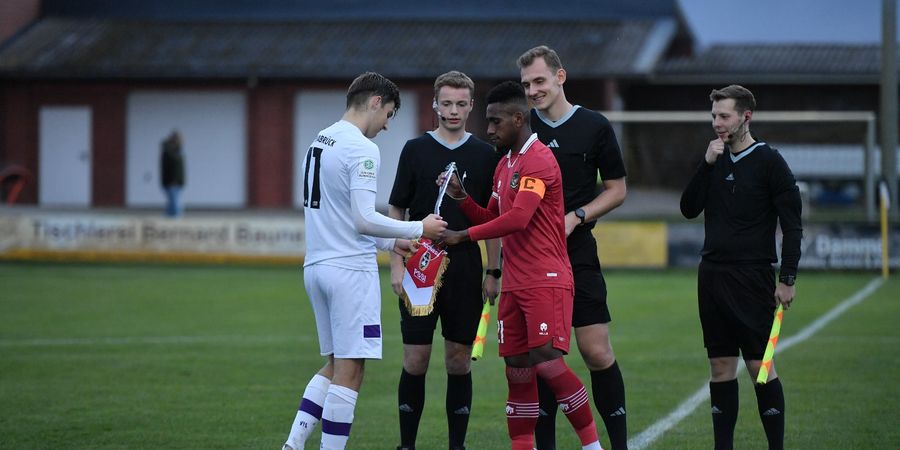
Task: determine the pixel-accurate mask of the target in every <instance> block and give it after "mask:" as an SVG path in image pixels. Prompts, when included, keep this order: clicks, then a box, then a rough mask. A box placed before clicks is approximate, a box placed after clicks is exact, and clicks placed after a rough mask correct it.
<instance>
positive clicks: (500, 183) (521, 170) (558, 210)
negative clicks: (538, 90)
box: [460, 134, 573, 292]
mask: <svg viewBox="0 0 900 450" xmlns="http://www.w3.org/2000/svg"><path fill="white" fill-rule="evenodd" d="M460 208H461V209H462V210H463V212H464V213H465V214H466V216H468V217H469V219H470V220H472V222H473V223H480V224H481V225H476V226H473V227H471V228H469V238H470V239H472V240H473V241H474V240H482V239H492V238H497V237H501V238H502V244H503V285H502V286H503V292H507V291H515V290H521V289H529V288H535V287H563V288H572V287H573V281H572V268H571V266H570V265H569V255H568V253H567V251H566V228H565V213H564V210H563V189H562V175H561V174H560V171H559V165H558V164H557V162H556V157H554V156H553V153H552V152H551V151H550V149H549V148H547V146H546V145H544V144H542V143H541V141H539V140H538V139H537V134H532V135H531V137H530V138H529V139H528V141H527V142H525V145H524V146H523V147H522V149H521V150H519V152H518V153H516V154H513V153H512V152H510V153H509V154H507V155H506V158H501V160H500V163H499V164H497V169H496V170H495V171H494V185H493V192H492V194H491V200H490V201H489V202H488V206H487V210H485V209H483V208H481V207H480V206H478V205H477V204H476V203H475V202H474V201H473V200H471V197H468V198H467V199H466V201H464V202H462V203H461V204H460Z"/></svg>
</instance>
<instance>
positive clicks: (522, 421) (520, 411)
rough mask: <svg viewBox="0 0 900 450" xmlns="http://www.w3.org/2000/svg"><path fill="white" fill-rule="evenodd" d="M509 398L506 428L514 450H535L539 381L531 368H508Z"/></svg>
mask: <svg viewBox="0 0 900 450" xmlns="http://www.w3.org/2000/svg"><path fill="white" fill-rule="evenodd" d="M506 381H507V385H508V386H509V397H508V399H507V400H506V426H507V427H508V428H509V437H510V439H512V449H513V450H532V449H533V448H534V446H533V445H534V437H533V435H534V425H535V424H536V423H537V418H538V394H537V379H536V378H535V376H534V369H533V368H531V367H509V366H506Z"/></svg>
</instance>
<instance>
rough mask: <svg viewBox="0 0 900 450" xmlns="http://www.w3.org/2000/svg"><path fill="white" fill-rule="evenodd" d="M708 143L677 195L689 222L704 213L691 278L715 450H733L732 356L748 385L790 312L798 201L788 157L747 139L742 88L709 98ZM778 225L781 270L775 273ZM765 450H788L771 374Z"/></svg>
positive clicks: (778, 390) (765, 399) (748, 106)
mask: <svg viewBox="0 0 900 450" xmlns="http://www.w3.org/2000/svg"><path fill="white" fill-rule="evenodd" d="M709 98H710V100H711V101H712V125H713V130H714V131H715V133H716V135H717V137H716V138H715V139H713V140H712V141H710V143H709V146H708V147H707V149H706V155H705V157H704V160H703V161H702V162H701V163H700V165H699V167H698V168H697V171H696V172H695V173H694V176H693V178H692V179H691V181H690V183H689V184H688V186H687V188H685V190H684V193H683V194H682V196H681V212H682V214H684V216H685V217H687V218H688V219H693V218H694V217H697V216H698V215H700V213H701V212H703V213H704V227H705V232H706V238H705V240H704V243H703V250H702V252H701V255H702V260H701V262H700V268H699V271H698V277H697V296H698V303H699V310H700V323H701V325H702V327H703V344H704V346H705V347H706V353H707V356H708V358H709V367H710V378H711V379H710V383H709V393H710V402H711V404H712V405H711V406H712V407H711V411H712V419H713V433H714V437H715V448H716V449H731V448H732V447H733V441H734V427H735V424H736V423H737V415H738V398H739V396H738V382H737V367H738V356H743V358H744V361H745V362H746V364H747V369H748V371H749V372H750V376H751V378H752V379H754V380H755V379H756V377H757V374H758V372H759V368H760V364H761V363H762V358H763V353H764V352H765V348H766V341H767V340H768V336H769V327H770V326H771V323H772V317H773V315H774V312H775V308H776V306H777V305H778V304H781V305H783V306H784V309H788V308H789V307H790V306H791V302H792V301H793V300H794V293H795V288H794V281H795V280H796V277H797V265H798V263H799V261H800V239H801V237H802V235H803V229H802V226H801V223H800V210H801V203H800V193H799V190H798V189H797V183H796V181H795V180H794V175H793V173H791V170H790V168H789V167H788V165H787V163H786V162H785V161H784V158H782V157H781V155H780V154H779V153H778V152H777V151H776V150H775V149H773V148H771V147H769V146H768V144H766V143H765V142H761V141H757V140H756V139H754V138H753V137H752V136H751V135H750V121H751V119H752V118H753V110H754V109H755V108H756V100H755V99H754V97H753V94H752V93H751V92H750V91H749V90H747V89H746V88H744V87H742V86H738V85H731V86H728V87H725V88H722V89H716V90H713V91H712V93H711V94H710V96H709ZM779 224H780V225H781V232H782V234H783V244H782V248H781V271H780V274H779V276H778V282H777V284H776V280H775V269H774V268H773V266H772V264H773V263H776V262H777V261H778V259H777V257H776V245H775V236H776V233H777V225H779ZM755 389H756V399H757V404H758V407H759V417H760V419H761V420H762V424H763V428H764V429H765V432H766V438H767V439H768V442H769V449H782V448H784V409H785V408H784V391H783V389H782V385H781V381H780V380H779V379H778V375H777V374H776V373H775V368H774V367H772V370H771V371H770V372H769V379H768V382H767V383H765V384H759V385H756V386H755Z"/></svg>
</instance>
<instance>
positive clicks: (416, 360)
mask: <svg viewBox="0 0 900 450" xmlns="http://www.w3.org/2000/svg"><path fill="white" fill-rule="evenodd" d="M428 359H429V358H428V355H419V354H415V355H405V356H404V357H403V370H405V371H406V372H407V373H409V374H410V375H425V372H427V371H428Z"/></svg>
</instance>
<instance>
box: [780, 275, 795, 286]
mask: <svg viewBox="0 0 900 450" xmlns="http://www.w3.org/2000/svg"><path fill="white" fill-rule="evenodd" d="M778 281H780V282H781V284H783V285H785V286H793V285H794V283H795V282H796V281H797V276H796V275H781V276H779V277H778Z"/></svg>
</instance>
